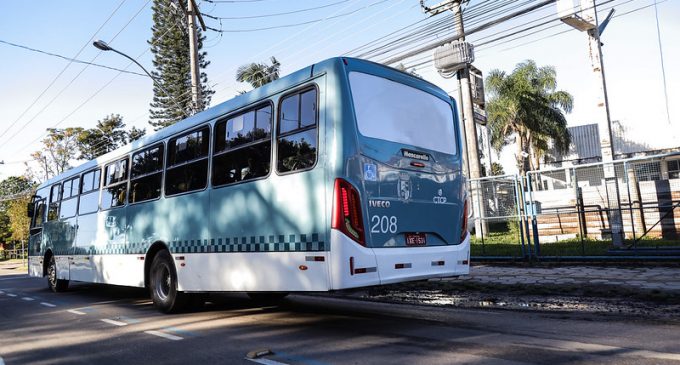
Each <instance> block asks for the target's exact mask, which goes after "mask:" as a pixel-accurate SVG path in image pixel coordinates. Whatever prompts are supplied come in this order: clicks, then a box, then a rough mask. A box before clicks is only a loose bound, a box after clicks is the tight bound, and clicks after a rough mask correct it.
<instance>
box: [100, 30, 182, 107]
mask: <svg viewBox="0 0 680 365" xmlns="http://www.w3.org/2000/svg"><path fill="white" fill-rule="evenodd" d="M92 45H93V46H95V47H96V48H97V49H100V50H102V51H113V52H116V53H118V54H119V55H121V56H123V57H125V58H127V59H129V60H130V61H132V62H134V63H135V64H136V65H137V66H139V68H141V69H142V70H143V71H144V72H146V74H147V75H148V76H149V78H150V79H151V80H152V81H153V83H154V84H156V86H158V88H159V89H161V91H163V93H165V95H167V96H168V97H169V98H170V100H172V102H173V104H175V106H176V107H177V108H178V109H179V110H181V111H182V113H184V116H187V117H188V116H189V114H187V112H186V111H185V110H184V108H182V107H181V106H180V105H179V104H177V102H176V101H175V100H174V98H173V97H172V95H170V93H169V92H167V90H165V88H164V87H163V85H161V83H160V82H158V80H157V79H156V78H155V77H153V76H152V75H151V73H149V71H147V70H146V69H145V68H144V66H142V65H141V64H140V63H139V62H137V60H135V59H134V58H132V57H130V56H128V55H126V54H125V53H123V52H121V51H119V50H117V49H115V48H113V47H111V46H109V45H108V43H106V42H104V41H103V40H101V39H98V40H96V41H94V42H92Z"/></svg>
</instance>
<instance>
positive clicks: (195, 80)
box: [187, 0, 203, 112]
mask: <svg viewBox="0 0 680 365" xmlns="http://www.w3.org/2000/svg"><path fill="white" fill-rule="evenodd" d="M187 4H188V5H187V18H188V22H189V57H190V59H191V100H192V101H193V104H194V110H195V111H196V112H197V111H200V110H203V105H202V102H201V101H202V100H201V77H200V72H201V71H200V68H199V67H198V31H197V30H196V11H195V7H194V1H193V0H188V1H187Z"/></svg>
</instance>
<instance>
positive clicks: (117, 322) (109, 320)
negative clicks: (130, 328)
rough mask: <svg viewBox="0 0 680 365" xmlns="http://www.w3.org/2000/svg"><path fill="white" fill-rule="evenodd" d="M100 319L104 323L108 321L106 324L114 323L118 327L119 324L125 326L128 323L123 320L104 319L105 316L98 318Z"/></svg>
mask: <svg viewBox="0 0 680 365" xmlns="http://www.w3.org/2000/svg"><path fill="white" fill-rule="evenodd" d="M100 321H102V322H106V323H108V324H112V325H114V326H119V327H120V326H127V325H128V324H127V323H125V322H120V321H114V320H113V319H106V318H104V319H100Z"/></svg>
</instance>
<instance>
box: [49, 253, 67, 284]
mask: <svg viewBox="0 0 680 365" xmlns="http://www.w3.org/2000/svg"><path fill="white" fill-rule="evenodd" d="M47 285H48V286H49V288H50V290H52V291H53V292H55V293H59V292H63V291H66V289H68V280H64V279H59V278H58V277H57V262H56V260H55V259H54V256H52V257H50V263H49V264H48V265H47Z"/></svg>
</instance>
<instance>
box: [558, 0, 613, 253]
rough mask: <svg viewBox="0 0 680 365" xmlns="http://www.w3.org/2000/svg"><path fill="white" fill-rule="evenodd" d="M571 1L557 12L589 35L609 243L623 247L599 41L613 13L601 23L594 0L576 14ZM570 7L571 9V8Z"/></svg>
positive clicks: (565, 0)
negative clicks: (595, 87) (597, 92)
mask: <svg viewBox="0 0 680 365" xmlns="http://www.w3.org/2000/svg"><path fill="white" fill-rule="evenodd" d="M573 4H574V2H573V0H560V1H558V3H557V5H558V12H560V13H562V14H560V17H561V19H562V21H563V22H565V23H567V24H569V25H570V26H572V27H574V28H576V29H578V30H580V31H585V32H586V33H587V34H588V55H589V57H590V64H591V66H592V70H593V76H594V77H595V82H596V83H597V87H598V88H599V89H600V93H599V95H598V98H597V101H596V102H597V109H596V114H595V118H596V120H597V124H598V129H599V132H600V133H599V134H600V148H601V153H602V162H603V163H604V166H603V169H604V171H603V172H604V181H605V187H606V192H607V203H608V206H609V228H610V229H611V235H612V244H613V245H614V246H616V247H621V246H623V219H622V218H621V206H620V203H621V194H620V192H619V184H618V179H617V176H616V169H615V166H614V140H613V135H612V122H611V115H610V113H609V98H608V96H607V81H606V78H605V73H604V61H603V59H602V42H601V40H600V36H601V35H602V32H604V29H605V27H606V26H607V24H608V23H609V20H610V19H611V18H612V16H613V15H614V10H613V9H612V10H611V11H610V12H609V14H608V15H607V18H606V19H605V20H604V21H603V22H602V23H601V24H600V22H599V20H598V18H597V8H596V4H595V0H580V7H581V12H580V13H581V14H580V16H578V15H577V14H576V12H575V11H573ZM570 9H571V10H570Z"/></svg>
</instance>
